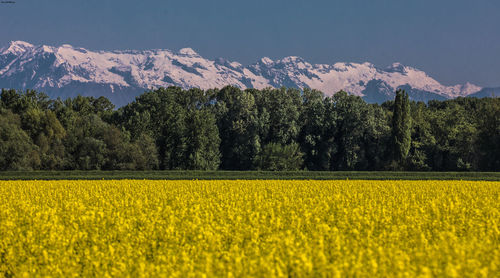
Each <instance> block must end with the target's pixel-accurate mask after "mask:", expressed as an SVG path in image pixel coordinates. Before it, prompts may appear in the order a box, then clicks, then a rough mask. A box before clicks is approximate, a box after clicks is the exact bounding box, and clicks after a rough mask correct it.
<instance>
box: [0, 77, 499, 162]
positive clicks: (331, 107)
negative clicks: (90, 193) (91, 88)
mask: <svg viewBox="0 0 500 278" xmlns="http://www.w3.org/2000/svg"><path fill="white" fill-rule="evenodd" d="M76 169H78V170H157V169H160V170H171V169H186V170H216V169H223V170H301V169H304V170H322V171H336V170H409V171H499V170H500V99H499V98H483V99H477V98H457V99H453V100H446V101H429V102H428V103H424V102H414V101H410V100H409V98H408V95H407V94H406V93H405V92H404V91H400V90H398V91H397V92H396V97H395V99H394V101H388V102H385V103H383V104H380V105H379V104H368V103H366V102H365V101H364V100H363V99H362V98H360V97H358V96H353V95H349V94H347V93H346V92H343V91H340V92H338V93H336V94H334V95H333V96H331V97H326V96H324V94H323V93H321V92H320V91H317V90H310V89H304V90H302V91H301V90H297V89H292V88H288V89H287V88H279V89H275V88H267V89H262V90H257V89H246V90H241V89H239V88H236V87H232V86H227V87H224V88H222V89H211V90H200V89H189V90H184V89H181V88H179V87H169V88H159V89H156V90H150V91H147V92H145V93H144V94H142V95H140V96H138V97H137V98H136V99H135V101H133V102H131V103H129V104H128V105H126V106H124V107H120V108H119V109H115V107H114V105H113V104H112V103H111V102H110V101H109V100H108V99H106V98H105V97H99V98H94V97H82V96H77V97H75V98H68V99H66V100H61V99H56V100H53V99H49V97H48V96H47V95H45V94H43V93H40V92H36V91H34V90H27V91H24V92H21V91H16V90H13V89H11V90H5V89H3V90H2V92H1V96H0V170H76Z"/></svg>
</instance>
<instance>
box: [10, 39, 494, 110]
mask: <svg viewBox="0 0 500 278" xmlns="http://www.w3.org/2000/svg"><path fill="white" fill-rule="evenodd" d="M226 85H234V86H237V87H239V88H242V89H245V88H258V89H262V88H265V87H281V86H285V87H294V88H312V89H318V90H321V91H322V92H324V93H325V95H332V94H334V93H335V92H337V91H339V90H345V91H347V92H348V93H351V94H354V95H358V96H361V97H363V98H364V99H365V100H366V101H368V102H383V101H386V100H389V99H393V98H394V92H395V91H396V89H398V88H402V89H405V90H406V91H407V92H409V95H410V98H411V99H413V100H422V101H428V100H431V99H437V100H444V99H449V98H455V97H459V96H477V97H485V96H492V95H496V96H498V91H500V90H498V91H497V89H494V88H482V87H479V86H476V85H474V84H470V83H466V84H459V85H455V86H445V85H442V84H441V83H439V82H438V81H436V80H435V79H433V78H432V77H430V76H428V75H427V74H426V73H425V72H423V71H421V70H418V69H415V68H412V67H409V66H405V65H402V64H400V63H394V64H393V65H391V66H390V67H387V68H379V67H377V66H375V65H373V64H371V63H363V64H359V63H335V64H333V65H328V64H310V63H308V62H307V61H305V60H304V59H302V58H300V57H296V56H289V57H285V58H283V59H280V60H272V59H270V58H267V57H264V58H262V59H260V60H259V61H257V62H256V63H254V64H251V65H247V66H245V65H242V64H240V63H238V62H234V61H227V60H225V59H223V58H219V59H216V60H210V59H205V58H203V57H202V56H200V55H199V54H198V53H196V52H195V51H194V50H193V49H191V48H183V49H181V50H179V51H177V52H174V51H170V50H162V49H155V50H144V51H137V50H121V51H90V50H87V49H84V48H79V47H73V46H71V45H67V44H65V45H62V46H59V47H54V46H46V45H32V44H30V43H27V42H23V41H13V42H11V43H10V44H8V45H7V46H5V47H3V48H0V87H1V88H14V89H36V90H38V91H43V92H45V93H47V94H48V95H49V96H50V97H52V98H56V97H61V98H62V99H65V98H67V97H75V96H76V95H78V94H81V95H84V96H105V97H107V98H109V99H110V100H111V101H112V102H113V103H114V104H116V105H119V106H120V105H124V104H126V103H128V102H130V101H132V100H133V99H134V97H135V96H137V95H140V94H141V93H143V92H144V91H145V90H148V89H151V88H157V87H168V86H180V87H183V88H186V89H187V88H192V87H196V88H201V89H210V88H222V87H224V86H226Z"/></svg>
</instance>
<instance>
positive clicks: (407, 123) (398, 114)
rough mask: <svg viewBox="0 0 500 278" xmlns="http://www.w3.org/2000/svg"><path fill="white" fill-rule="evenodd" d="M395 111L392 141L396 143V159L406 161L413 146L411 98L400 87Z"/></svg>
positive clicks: (401, 161)
mask: <svg viewBox="0 0 500 278" xmlns="http://www.w3.org/2000/svg"><path fill="white" fill-rule="evenodd" d="M393 111H394V113H393V118H392V141H393V144H394V145H393V147H394V152H393V154H394V161H395V162H396V163H404V162H405V160H406V158H407V157H408V152H409V151H410V146H411V114H410V100H409V97H408V94H407V93H406V92H405V91H404V90H401V89H398V90H397V91H396V98H395V100H394V110H393ZM400 165H401V164H400Z"/></svg>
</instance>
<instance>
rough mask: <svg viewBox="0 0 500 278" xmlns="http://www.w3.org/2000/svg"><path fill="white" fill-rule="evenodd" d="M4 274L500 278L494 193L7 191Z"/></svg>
mask: <svg viewBox="0 0 500 278" xmlns="http://www.w3.org/2000/svg"><path fill="white" fill-rule="evenodd" d="M0 275H3V276H7V277H8V276H12V275H14V276H19V277H23V276H44V277H45V276H56V277H58V276H59V277H73V276H97V277H106V276H112V277H126V276H130V277H162V276H165V277H205V276H206V277H242V276H256V277H273V276H277V277H286V276H292V277H311V276H314V277H387V276H395V277H433V276H437V277H463V276H471V277H500V183H499V182H471V181H248V180H245V181H146V180H144V181H142V180H141V181H137V180H120V181H0Z"/></svg>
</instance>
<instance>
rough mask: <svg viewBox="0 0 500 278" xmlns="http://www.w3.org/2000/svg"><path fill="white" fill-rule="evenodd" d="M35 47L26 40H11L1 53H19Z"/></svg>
mask: <svg viewBox="0 0 500 278" xmlns="http://www.w3.org/2000/svg"><path fill="white" fill-rule="evenodd" d="M33 47H34V45H32V44H31V43H27V42H24V41H11V42H10V43H9V44H8V45H7V46H6V47H4V48H2V49H1V50H0V53H2V54H6V53H11V54H14V55H18V54H20V53H23V52H25V51H26V50H28V49H30V48H33Z"/></svg>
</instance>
